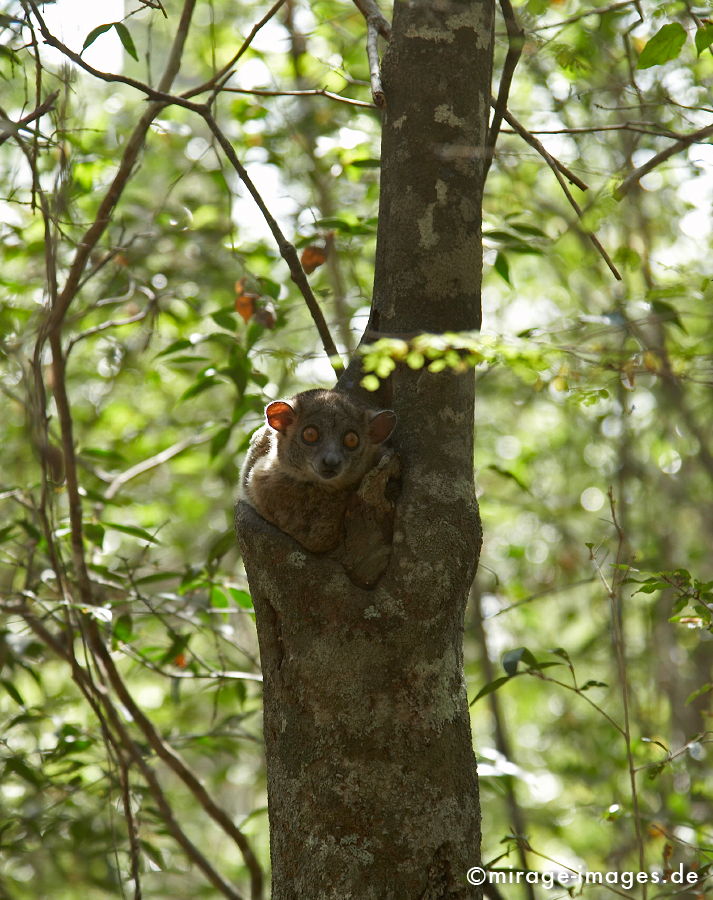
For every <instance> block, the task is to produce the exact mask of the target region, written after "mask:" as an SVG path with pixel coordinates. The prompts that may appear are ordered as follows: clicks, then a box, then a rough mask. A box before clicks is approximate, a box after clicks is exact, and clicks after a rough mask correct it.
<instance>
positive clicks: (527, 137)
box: [490, 97, 589, 191]
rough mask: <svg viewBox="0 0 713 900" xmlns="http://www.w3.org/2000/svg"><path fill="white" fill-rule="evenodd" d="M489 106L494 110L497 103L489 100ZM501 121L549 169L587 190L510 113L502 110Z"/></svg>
mask: <svg viewBox="0 0 713 900" xmlns="http://www.w3.org/2000/svg"><path fill="white" fill-rule="evenodd" d="M490 105H491V106H492V107H493V108H495V107H496V105H497V101H496V100H494V99H493V98H492V97H491V98H490ZM503 119H505V121H506V122H507V123H508V125H510V126H511V127H512V129H513V130H514V131H515V132H516V134H519V135H520V137H521V138H522V139H523V140H524V141H526V142H527V143H528V144H529V145H530V146H531V147H532V148H533V150H537V152H538V153H539V154H540V156H541V157H542V158H543V159H544V160H545V162H546V163H547V165H548V166H550V168H552V167H554V168H555V169H557V170H558V171H559V172H561V173H562V174H563V175H564V177H565V178H566V179H567V180H568V181H569V182H571V183H572V184H574V185H576V187H578V188H579V189H580V191H588V190H589V185H588V184H586V183H585V182H584V181H582V179H581V178H580V177H579V176H578V175H575V174H574V172H572V171H571V169H568V168H567V166H565V165H564V163H561V162H560V161H559V160H558V159H557V158H556V157H554V156H552V154H551V153H550V152H549V150H546V149H545V147H544V146H543V144H541V143H540V141H538V140H537V138H536V137H533V134H532V132H531V131H529V130H528V129H527V128H525V126H524V125H523V124H522V123H521V122H520V121H519V120H518V119H516V118H515V116H514V115H513V114H512V113H511V112H508V110H503ZM558 180H559V179H558Z"/></svg>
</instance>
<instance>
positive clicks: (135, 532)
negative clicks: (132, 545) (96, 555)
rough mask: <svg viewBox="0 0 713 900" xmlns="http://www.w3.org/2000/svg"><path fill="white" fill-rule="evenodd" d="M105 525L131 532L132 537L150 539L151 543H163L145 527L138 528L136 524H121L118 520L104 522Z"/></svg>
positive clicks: (116, 529) (127, 532) (123, 531)
mask: <svg viewBox="0 0 713 900" xmlns="http://www.w3.org/2000/svg"><path fill="white" fill-rule="evenodd" d="M104 526H105V528H113V529H114V531H121V532H122V533H123V534H130V535H132V537H137V538H141V540H143V541H148V542H149V543H150V544H160V543H161V541H159V540H158V538H155V537H154V536H153V535H152V534H149V532H148V531H145V530H144V529H143V528H137V527H136V526H135V525H120V524H119V523H118V522H104Z"/></svg>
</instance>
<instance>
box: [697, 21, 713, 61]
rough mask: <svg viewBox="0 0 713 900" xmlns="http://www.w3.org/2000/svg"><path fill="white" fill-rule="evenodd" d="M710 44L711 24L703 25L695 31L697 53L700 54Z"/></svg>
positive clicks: (712, 41)
mask: <svg viewBox="0 0 713 900" xmlns="http://www.w3.org/2000/svg"><path fill="white" fill-rule="evenodd" d="M711 44H713V25H704V26H703V27H702V28H699V29H698V31H697V32H696V50H697V51H698V55H699V56H700V55H701V53H703V51H704V50H707V49H708V47H710V45H711Z"/></svg>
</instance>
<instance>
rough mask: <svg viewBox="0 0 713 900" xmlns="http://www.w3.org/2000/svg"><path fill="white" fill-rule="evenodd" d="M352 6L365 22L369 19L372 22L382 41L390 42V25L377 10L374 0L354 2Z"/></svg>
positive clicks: (356, 0)
mask: <svg viewBox="0 0 713 900" xmlns="http://www.w3.org/2000/svg"><path fill="white" fill-rule="evenodd" d="M354 5H355V6H356V8H357V9H358V10H359V12H360V13H361V14H362V15H363V16H364V18H365V19H366V20H367V21H369V19H371V20H372V21H373V22H374V25H375V26H376V30H377V31H378V32H379V34H380V35H381V36H382V37H383V38H384V40H386V41H390V40H391V23H390V22H389V20H388V19H387V18H386V17H385V16H384V14H383V13H382V12H381V10H380V9H379V6H378V4H377V2H376V0H354Z"/></svg>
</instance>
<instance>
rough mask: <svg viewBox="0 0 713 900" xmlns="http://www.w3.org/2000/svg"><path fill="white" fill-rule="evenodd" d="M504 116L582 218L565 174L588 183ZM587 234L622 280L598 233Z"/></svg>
mask: <svg viewBox="0 0 713 900" xmlns="http://www.w3.org/2000/svg"><path fill="white" fill-rule="evenodd" d="M494 103H495V101H494V100H491V105H492V104H494ZM503 118H504V119H505V121H506V122H507V123H508V124H509V125H511V126H512V127H513V128H514V129H515V131H517V133H518V134H519V135H520V136H521V137H522V138H524V140H526V141H527V143H528V144H529V145H530V146H531V147H533V148H534V149H535V150H537V152H538V153H539V154H540V156H541V157H542V158H543V159H544V161H545V162H546V163H547V165H548V166H549V167H550V168H551V169H552V172H553V173H554V176H555V178H556V179H557V181H558V182H559V184H560V187H561V188H562V190H563V191H564V195H565V197H566V198H567V200H568V201H569V204H570V206H571V207H572V209H573V210H574V211H575V212H576V213H577V217H578V218H580V219H581V218H582V216H583V213H582V208H581V206H580V205H579V204H578V203H577V201H576V200H575V199H574V197H573V196H572V192H571V191H570V189H569V188H568V187H567V184H566V182H565V180H564V177H563V175H564V176H565V177H567V178H568V179H569V180H570V181H571V182H572V183H573V184H576V185H577V187H579V188H580V189H581V190H587V185H586V184H584V182H583V181H581V179H579V178H577V176H576V175H575V174H574V173H573V172H570V171H569V169H567V168H566V166H563V164H562V163H561V162H560V161H559V160H558V159H555V157H554V156H552V154H551V153H550V152H549V151H548V150H546V149H545V147H544V146H543V145H542V144H541V143H540V141H538V140H537V138H536V137H533V135H531V134H530V132H529V131H528V130H527V129H526V128H525V127H524V126H523V125H521V124H520V123H519V122H518V120H517V119H516V118H515V117H514V116H512V115H511V114H510V113H509V112H507V110H506V111H504V112H503ZM585 234H586V235H587V237H588V238H589V240H590V241H591V242H592V243H593V244H594V246H595V247H596V249H597V252H598V253H599V255H600V256H601V258H602V259H603V260H604V262H605V263H606V264H607V266H608V268H609V271H610V272H611V273H612V275H613V276H614V277H615V278H616V280H617V281H621V274H620V273H619V270H618V269H617V267H616V266H615V265H614V263H613V262H612V259H611V257H610V256H609V254H608V253H607V251H606V250H605V249H604V247H603V246H602V243H601V241H600V240H599V238H598V237H597V236H596V234H594V233H593V232H591V231H585Z"/></svg>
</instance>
